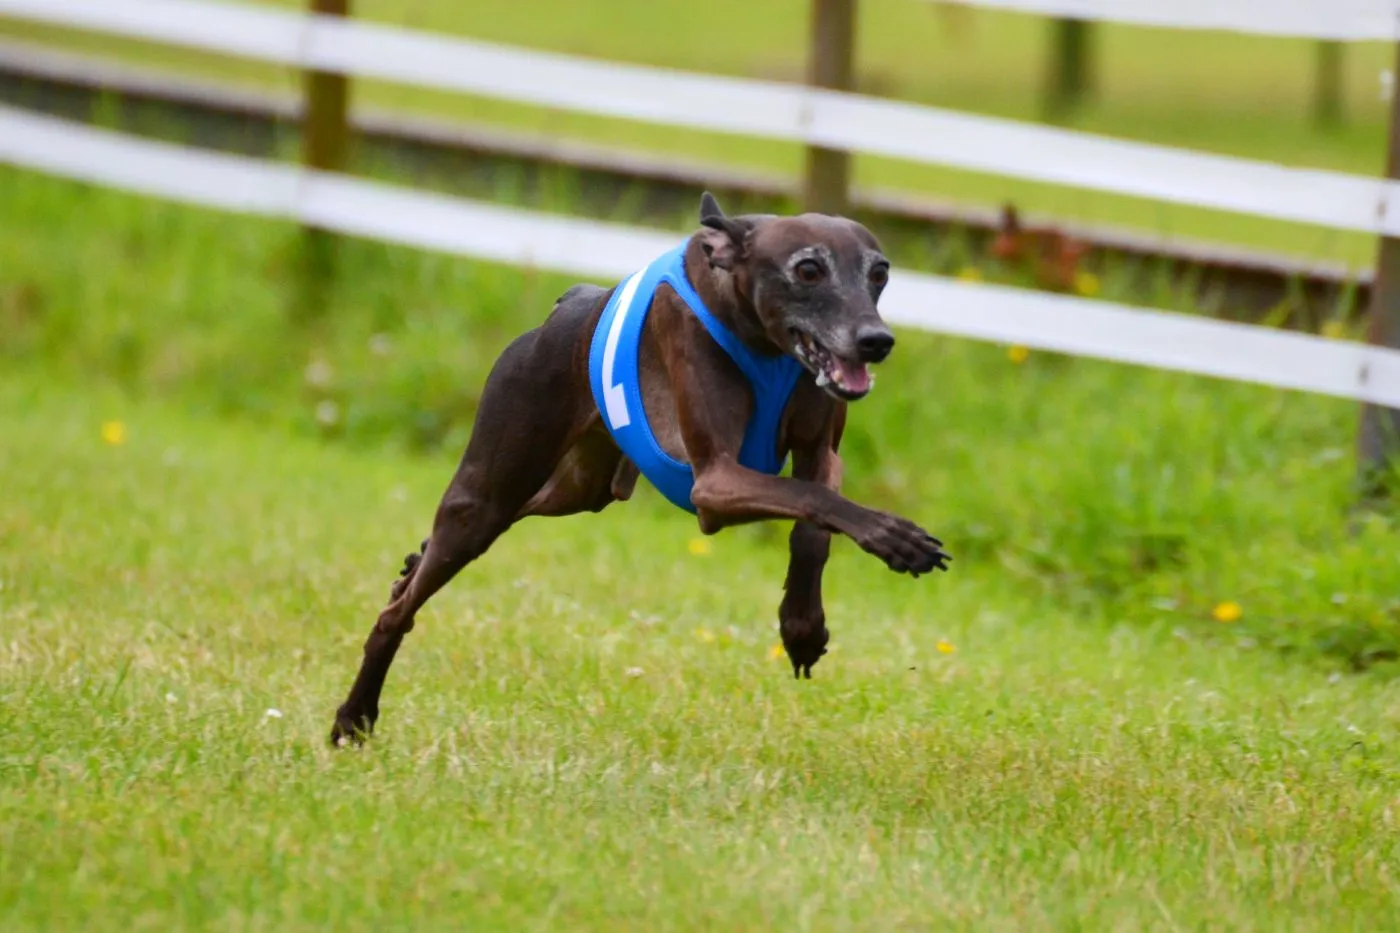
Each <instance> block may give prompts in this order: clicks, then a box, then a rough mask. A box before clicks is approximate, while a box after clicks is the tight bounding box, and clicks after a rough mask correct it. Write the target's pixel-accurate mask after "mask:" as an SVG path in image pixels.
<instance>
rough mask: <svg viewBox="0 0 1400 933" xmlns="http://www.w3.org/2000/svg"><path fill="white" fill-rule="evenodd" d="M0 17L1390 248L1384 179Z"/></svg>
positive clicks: (249, 41) (780, 99) (124, 8)
mask: <svg viewBox="0 0 1400 933" xmlns="http://www.w3.org/2000/svg"><path fill="white" fill-rule="evenodd" d="M1235 2H1238V0H1235ZM1277 4H1278V5H1279V7H1280V8H1284V7H1286V6H1287V5H1288V3H1287V0H1277ZM0 15H6V16H13V17H19V18H24V19H28V20H32V21H36V22H43V23H49V24H54V25H61V26H70V27H76V28H81V29H89V30H97V31H102V32H107V33H112V34H116V35H122V36H126V37H129V38H139V39H147V40H151V41H155V42H164V43H170V44H175V45H181V46H184V47H187V48H195V49H201V50H204V51H210V52H222V53H227V54H232V55H241V56H245V57H248V58H254V59H258V60H261V61H267V62H275V63H278V64H283V65H291V66H295V67H299V68H306V69H318V70H325V71H339V72H344V73H346V74H350V75H355V76H359V77H366V78H379V79H383V80H387V81H394V82H402V83H407V84H413V85H419V86H423V87H430V88H435V89H438V90H448V91H457V92H461V93H466V94H475V95H478V96H482V97H488V98H493V99H500V100H511V101H517V102H520V103H524V104H533V105H539V106H544V107H553V108H559V109H565V110H572V111H577V112H581V113H589V114H594V115H597V116H603V117H619V118H625V119H630V120H639V121H645V122H650V123H657V124H662V125H667V126H678V127H686V128H689V129H696V130H707V131H713V132H720V133H730V134H736V135H743V136H752V137H757V138H761V139H771V140H780V141H785V142H797V143H803V144H809V145H819V146H825V147H828V148H834V149H845V150H849V151H852V152H860V153H867V154H871V155H881V156H889V157H893V158H899V159H907V160H911V161H916V162H923V163H927V164H933V165H943V166H949V167H953V168H959V169H967V170H971V171H978V172H986V173H991V174H997V175H1007V176H1012V177H1016V178H1024V179H1029V180H1033V181H1041V182H1048V183H1052V184H1060V185H1068V186H1071V187H1076V188H1084V189H1089V190H1095V191H1104V192H1111V193H1115V194H1123V195H1132V196H1137V197H1144V198H1151V199H1155V200H1159V201H1166V202H1171V203H1176V204H1185V205H1192V206H1196V207H1206V208H1215V209H1219V210H1225V211H1232V212H1237V213H1244V214H1251V215H1254V216H1259V217H1268V218H1272V219H1275V220H1285V221H1295V222H1300V223H1307V224H1316V225H1320V226H1325V227H1333V228H1337V229H1344V230H1354V231H1360V232H1364V233H1377V234H1387V235H1396V236H1400V185H1397V184H1396V183H1394V182H1390V181H1386V180H1383V179H1379V178H1368V177H1363V176H1356V175H1348V174H1344V173H1341V172H1331V171H1321V170H1313V169H1303V168H1289V167H1285V166H1281V165H1277V164H1274V163H1269V162H1260V161H1254V160H1250V159H1239V158H1232V157H1228V156H1218V155H1207V154H1204V153H1198V152H1192V151H1190V150H1185V149H1175V148H1170V147H1165V146H1153V145H1148V144H1144V143H1135V142H1126V141H1123V140H1116V139H1109V138H1105V137H1099V136H1093V135H1090V134H1087V133H1079V132H1073V131H1068V130H1060V129H1054V128H1050V127H1042V126H1036V125H1033V124H1027V123H1018V122H1016V121H1011V120H1000V119H995V118H991V117H982V116H975V115H971V114H965V113H958V112H955V111H948V110H939V109H936V108H932V107H922V106H917V105H914V104H905V103H898V102H895V101H889V100H881V99H878V98H870V97H864V96H860V95H856V94H846V93H841V92H836V91H826V90H820V89H815V88H807V87H803V86H800V85H792V84H782V83H777V82H766V81H753V80H743V79H737V78H724V77H717V76H714V75H703V74H694V73H687V72H681V71H673V70H669V69H663V68H650V67H643V66H639V65H623V64H618V63H614V62H604V61H595V60H589V59H584V58H578V57H574V56H568V55H559V54H554V53H547V52H539V51H534V50H526V49H517V48H511V47H508V46H501V45H495V44H491V43H485V42H478V41H474V40H469V39H456V38H447V37H443V36H436V35H432V34H428V33H422V32H415V31H411V30H406V29H399V28H393V27H388V26H381V25H375V24H371V23H366V22H362V21H358V20H341V19H336V18H327V17H310V16H306V15H303V14H298V13H291V12H283V11H279V10H274V9H270V8H259V7H256V6H249V5H242V4H234V3H224V2H214V0H0ZM1392 205H1394V208H1392Z"/></svg>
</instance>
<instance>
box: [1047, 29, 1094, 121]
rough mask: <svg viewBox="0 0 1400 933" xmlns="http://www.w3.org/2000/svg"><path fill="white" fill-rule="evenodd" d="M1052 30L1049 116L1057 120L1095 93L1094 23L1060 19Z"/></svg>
mask: <svg viewBox="0 0 1400 933" xmlns="http://www.w3.org/2000/svg"><path fill="white" fill-rule="evenodd" d="M1050 28H1051V38H1050V59H1049V72H1048V73H1047V74H1046V76H1045V113H1046V116H1047V117H1048V118H1049V119H1052V120H1053V119H1058V118H1060V117H1063V116H1064V115H1065V114H1067V113H1069V111H1071V110H1072V109H1074V108H1075V107H1077V106H1078V105H1079V104H1081V103H1083V102H1084V100H1085V98H1087V97H1088V96H1089V94H1091V93H1092V92H1093V87H1094V47H1093V42H1094V24H1093V23H1091V22H1089V21H1088V20H1082V19H1056V20H1052V21H1051V23H1050Z"/></svg>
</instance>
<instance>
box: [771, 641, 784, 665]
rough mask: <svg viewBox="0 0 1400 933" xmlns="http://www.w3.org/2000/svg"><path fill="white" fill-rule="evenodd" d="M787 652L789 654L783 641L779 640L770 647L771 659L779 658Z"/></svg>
mask: <svg viewBox="0 0 1400 933" xmlns="http://www.w3.org/2000/svg"><path fill="white" fill-rule="evenodd" d="M785 654H787V652H786V651H784V650H783V645H782V642H779V643H778V644H776V645H774V646H773V647H771V648H769V649H768V657H769V659H770V660H773V661H776V660H778V659H779V658H781V657H782V656H783V655H785Z"/></svg>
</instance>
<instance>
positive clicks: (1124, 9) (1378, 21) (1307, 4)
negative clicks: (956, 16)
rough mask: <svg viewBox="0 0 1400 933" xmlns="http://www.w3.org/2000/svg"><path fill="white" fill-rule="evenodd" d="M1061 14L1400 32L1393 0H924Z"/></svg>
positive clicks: (1358, 36)
mask: <svg viewBox="0 0 1400 933" xmlns="http://www.w3.org/2000/svg"><path fill="white" fill-rule="evenodd" d="M928 2H931V3H945V4H954V5H957V6H969V7H979V8H982V9H987V10H1008V11H1012V12H1016V13H1034V14H1036V15H1039V16H1054V17H1061V18H1066V19H1084V20H1097V21H1100V22H1109V23H1125V24H1129V25H1134V26H1157V27H1161V28H1166V29H1220V30H1227V31H1229V32H1241V33H1247V34H1249V35H1256V36H1287V37H1292V38H1301V39H1331V40H1339V41H1343V42H1366V41H1371V40H1375V41H1394V40H1396V39H1397V38H1400V3H1397V2H1396V0H1262V2H1261V0H928Z"/></svg>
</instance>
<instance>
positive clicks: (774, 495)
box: [690, 458, 951, 577]
mask: <svg viewBox="0 0 1400 933" xmlns="http://www.w3.org/2000/svg"><path fill="white" fill-rule="evenodd" d="M690 501H691V502H692V503H694V505H695V508H696V512H697V514H698V516H699V519H700V530H701V531H703V532H704V533H705V534H714V533H715V532H717V531H719V530H720V529H722V528H725V527H728V526H730V525H742V524H746V523H749V522H756V521H762V520H764V519H771V518H792V519H796V520H798V521H800V522H807V523H809V524H812V525H816V526H817V527H818V528H820V529H822V530H824V531H827V532H836V533H839V534H843V535H845V536H846V537H848V538H850V539H851V540H852V541H854V542H855V543H856V544H857V545H859V546H860V548H861V550H863V551H866V552H867V553H870V554H873V555H875V556H876V557H878V558H880V560H882V561H884V562H885V564H886V565H887V566H888V567H889V568H890V569H891V570H893V571H895V572H896V573H909V574H913V575H914V576H916V577H917V576H918V575H919V574H922V573H928V572H929V571H931V570H935V569H937V570H947V569H948V561H949V560H950V559H951V558H950V557H949V556H948V555H947V554H946V553H944V551H943V542H941V541H939V540H938V539H937V538H935V537H933V536H932V535H930V534H929V533H928V532H927V531H924V530H923V529H922V528H920V527H919V526H918V525H916V524H914V523H913V522H911V521H909V520H908V519H907V518H900V517H899V516H898V515H891V514H889V513H887V512H878V511H876V510H874V509H868V508H866V507H865V506H863V505H857V504H856V503H854V502H852V501H851V500H849V499H846V498H843V497H842V496H840V495H838V494H837V493H836V492H834V491H832V490H831V489H828V488H827V487H825V486H822V485H820V484H819V483H814V482H811V481H809V480H801V479H796V478H793V479H789V478H787V477H782V476H769V475H768V474H766V473H759V472H758V471H756V470H750V469H748V468H746V467H743V466H741V465H740V464H739V463H737V462H736V461H735V460H732V459H729V458H724V459H714V460H710V461H707V462H706V463H704V464H703V465H700V466H698V467H697V468H696V475H695V486H694V488H693V489H692V490H691V493H690Z"/></svg>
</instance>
